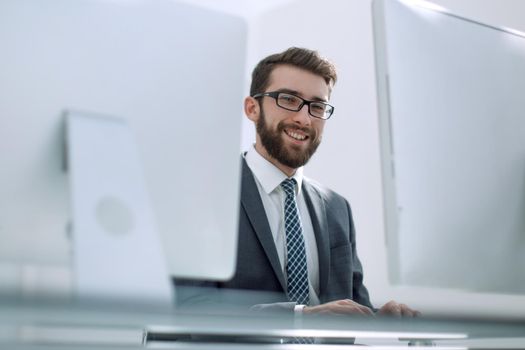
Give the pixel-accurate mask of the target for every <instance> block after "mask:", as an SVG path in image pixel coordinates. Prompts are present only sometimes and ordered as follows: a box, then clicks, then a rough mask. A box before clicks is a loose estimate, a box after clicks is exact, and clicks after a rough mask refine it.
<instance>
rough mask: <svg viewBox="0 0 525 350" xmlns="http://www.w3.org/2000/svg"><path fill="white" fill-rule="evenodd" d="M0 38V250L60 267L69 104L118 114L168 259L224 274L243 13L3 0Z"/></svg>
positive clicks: (231, 241) (228, 261)
mask: <svg viewBox="0 0 525 350" xmlns="http://www.w3.org/2000/svg"><path fill="white" fill-rule="evenodd" d="M0 43H1V44H0V46H1V51H2V54H1V55H0V95H1V96H2V98H1V99H0V149H1V152H0V164H2V165H1V167H2V171H0V240H1V242H2V244H0V262H9V263H12V264H25V265H27V264H33V265H36V266H44V265H54V266H65V267H67V266H71V262H72V256H73V254H74V253H75V252H73V251H72V239H73V240H74V231H75V230H74V228H75V222H73V218H72V209H71V201H72V200H71V191H70V186H69V184H70V180H71V178H70V177H71V174H70V173H68V172H67V171H65V168H64V159H65V158H66V151H67V147H66V146H65V142H64V140H65V122H64V115H65V113H66V111H70V110H76V111H89V112H92V113H93V114H96V115H109V116H114V117H117V118H122V119H123V120H125V121H126V123H127V125H128V126H129V130H130V133H131V134H132V135H133V138H134V144H135V145H136V147H137V150H138V151H137V157H138V159H139V160H140V163H141V171H142V172H143V175H144V179H145V188H146V191H147V196H148V198H149V199H150V202H151V207H152V212H153V216H154V219H155V225H156V227H157V228H158V232H159V233H160V236H161V242H162V250H163V253H164V255H165V258H166V260H167V264H168V268H169V272H170V273H171V274H172V275H173V276H180V277H190V278H209V279H227V278H229V277H230V276H231V275H232V274H233V272H234V268H235V259H236V240H237V215H238V206H239V204H238V203H239V200H238V198H239V197H238V194H239V170H240V159H241V158H240V137H241V120H242V117H241V106H242V98H243V88H244V72H245V71H244V64H245V56H246V52H245V48H246V26H245V23H244V22H243V21H242V20H241V19H240V18H236V17H233V16H231V15H226V14H221V13H218V12H213V11H209V10H205V9H202V8H199V7H194V6H191V5H187V4H181V3H177V2H176V1H168V0H155V1H151V0H140V1H139V0H133V1H110V0H80V1H73V2H72V1H68V0H51V1H46V2H41V1H38V0H21V1H2V2H1V4H0ZM106 141H107V140H106ZM94 142H95V141H94ZM100 152H102V151H100ZM91 214H92V213H86V215H91ZM133 215H141V213H133ZM71 227H72V228H73V229H71ZM68 232H73V237H68ZM145 263H147V262H145ZM108 268H110V266H108Z"/></svg>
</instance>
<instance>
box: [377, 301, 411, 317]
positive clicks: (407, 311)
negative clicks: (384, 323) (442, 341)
mask: <svg viewBox="0 0 525 350" xmlns="http://www.w3.org/2000/svg"><path fill="white" fill-rule="evenodd" d="M377 314H378V315H384V316H396V317H418V316H421V312H419V311H417V310H412V309H411V308H409V307H408V306H406V305H405V304H399V303H397V302H395V301H393V300H391V301H389V302H388V303H386V304H385V305H383V306H382V307H381V308H380V309H379V311H378V312H377Z"/></svg>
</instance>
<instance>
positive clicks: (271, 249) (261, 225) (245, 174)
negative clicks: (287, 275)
mask: <svg viewBox="0 0 525 350" xmlns="http://www.w3.org/2000/svg"><path fill="white" fill-rule="evenodd" d="M241 204H242V207H243V208H244V211H245V212H246V215H247V216H248V219H249V220H250V222H251V224H252V226H253V228H254V230H255V234H256V235H257V238H258V239H259V242H261V245H262V247H263V249H264V252H265V253H266V256H267V257H268V260H269V261H270V264H271V266H272V269H273V271H274V272H275V274H276V276H277V278H278V280H279V282H280V283H281V286H282V287H283V290H284V291H285V290H286V282H285V280H284V274H283V270H282V269H281V263H280V262H279V256H278V255H277V250H276V248H275V242H274V240H273V236H272V231H271V230H270V225H269V224H268V218H267V217H266V212H265V210H264V205H263V203H262V200H261V196H260V194H259V190H258V189H257V184H256V183H255V179H254V177H253V174H252V171H251V170H250V168H249V167H248V164H246V160H244V158H243V161H242V187H241Z"/></svg>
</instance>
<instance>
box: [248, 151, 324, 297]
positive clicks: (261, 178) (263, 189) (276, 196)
mask: <svg viewBox="0 0 525 350" xmlns="http://www.w3.org/2000/svg"><path fill="white" fill-rule="evenodd" d="M245 159H246V163H247V164H248V167H249V168H250V170H251V171H252V172H253V175H254V177H255V183H256V184H257V188H258V190H259V194H260V196H261V199H262V202H263V206H264V211H265V212H266V216H267V218H268V223H269V224H270V230H271V231H272V235H273V240H274V242H275V248H276V249H277V255H278V256H279V262H280V263H281V269H282V271H283V273H284V276H285V280H286V269H285V266H286V233H285V230H284V199H285V193H284V190H283V189H282V188H281V186H280V185H281V182H283V181H284V180H285V179H286V178H287V176H286V174H284V173H283V172H282V171H281V170H279V169H278V168H277V167H276V166H275V165H273V164H272V163H270V162H269V161H267V160H266V159H265V158H264V157H262V156H261V155H260V154H259V152H257V151H256V150H255V147H251V148H250V149H249V150H248V152H247V153H246V156H245ZM292 178H294V179H295V181H297V188H296V198H297V207H298V209H299V216H300V218H301V224H302V228H303V237H304V243H305V248H306V263H307V266H308V286H309V291H310V305H318V304H319V297H318V295H319V257H318V253H317V242H316V240H315V234H314V229H313V226H312V220H311V218H310V213H309V212H308V207H307V206H306V202H305V200H304V196H303V193H302V190H301V185H302V183H303V168H302V167H301V168H299V169H297V171H296V172H295V174H294V175H293V176H292Z"/></svg>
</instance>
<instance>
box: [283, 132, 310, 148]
mask: <svg viewBox="0 0 525 350" xmlns="http://www.w3.org/2000/svg"><path fill="white" fill-rule="evenodd" d="M284 133H285V134H286V135H287V136H288V137H289V138H291V139H292V140H293V141H295V142H296V143H301V144H302V143H304V142H306V141H307V140H308V139H309V138H310V136H308V134H306V133H305V132H304V131H301V130H298V129H284Z"/></svg>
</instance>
